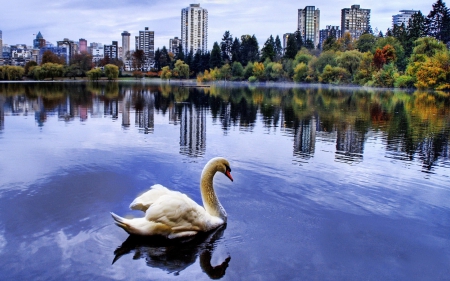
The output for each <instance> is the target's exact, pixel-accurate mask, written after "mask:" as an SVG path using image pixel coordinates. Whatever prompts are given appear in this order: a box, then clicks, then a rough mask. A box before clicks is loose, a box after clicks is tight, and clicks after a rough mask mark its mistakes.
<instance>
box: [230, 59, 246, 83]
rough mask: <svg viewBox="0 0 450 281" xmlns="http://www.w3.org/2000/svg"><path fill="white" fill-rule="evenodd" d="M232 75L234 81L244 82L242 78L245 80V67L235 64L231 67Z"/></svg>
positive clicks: (238, 63)
mask: <svg viewBox="0 0 450 281" xmlns="http://www.w3.org/2000/svg"><path fill="white" fill-rule="evenodd" d="M231 75H232V77H233V80H242V78H244V67H242V64H241V63H240V62H238V61H235V62H233V64H232V67H231Z"/></svg>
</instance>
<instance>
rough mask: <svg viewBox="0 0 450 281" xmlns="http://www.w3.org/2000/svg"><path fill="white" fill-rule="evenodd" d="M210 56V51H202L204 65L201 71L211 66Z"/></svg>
mask: <svg viewBox="0 0 450 281" xmlns="http://www.w3.org/2000/svg"><path fill="white" fill-rule="evenodd" d="M210 58H211V53H210V52H208V51H207V52H204V53H202V66H201V70H200V71H205V70H206V69H209V68H210V65H209V60H210Z"/></svg>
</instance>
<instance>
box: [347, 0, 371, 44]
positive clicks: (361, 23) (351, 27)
mask: <svg viewBox="0 0 450 281" xmlns="http://www.w3.org/2000/svg"><path fill="white" fill-rule="evenodd" d="M369 27H370V9H361V8H360V6H359V5H352V6H351V8H344V9H342V10H341V32H342V36H344V34H345V33H346V32H348V33H350V35H351V36H352V38H353V39H355V40H356V39H358V38H359V36H361V35H362V34H363V33H364V32H365V31H366V30H367V29H368V28H369Z"/></svg>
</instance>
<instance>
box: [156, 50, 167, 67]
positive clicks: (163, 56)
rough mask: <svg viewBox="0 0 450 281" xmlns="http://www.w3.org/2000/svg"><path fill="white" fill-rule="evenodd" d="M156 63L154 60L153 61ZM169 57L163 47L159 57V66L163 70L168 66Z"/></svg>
mask: <svg viewBox="0 0 450 281" xmlns="http://www.w3.org/2000/svg"><path fill="white" fill-rule="evenodd" d="M155 61H156V59H155ZM170 62H171V60H170V56H169V52H168V51H167V49H166V46H163V47H162V49H161V55H160V57H159V66H160V67H161V68H163V67H164V66H168V65H169V64H170Z"/></svg>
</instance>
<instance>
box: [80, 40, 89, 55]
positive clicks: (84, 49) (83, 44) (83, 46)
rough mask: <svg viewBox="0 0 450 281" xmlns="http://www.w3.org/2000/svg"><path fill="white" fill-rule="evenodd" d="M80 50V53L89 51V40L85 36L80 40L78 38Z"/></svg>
mask: <svg viewBox="0 0 450 281" xmlns="http://www.w3.org/2000/svg"><path fill="white" fill-rule="evenodd" d="M78 46H79V47H78V51H79V52H80V53H82V52H83V53H87V51H88V48H87V40H86V39H84V38H80V40H78Z"/></svg>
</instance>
